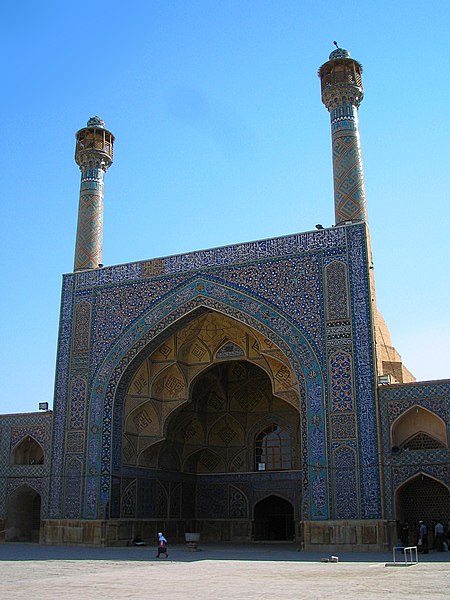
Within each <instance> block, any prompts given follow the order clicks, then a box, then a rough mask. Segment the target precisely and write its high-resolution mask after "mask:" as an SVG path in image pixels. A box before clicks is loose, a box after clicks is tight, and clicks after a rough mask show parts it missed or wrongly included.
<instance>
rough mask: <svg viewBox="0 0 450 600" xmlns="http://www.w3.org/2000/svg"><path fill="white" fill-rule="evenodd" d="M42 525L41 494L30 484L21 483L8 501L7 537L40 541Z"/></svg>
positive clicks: (13, 540)
mask: <svg viewBox="0 0 450 600" xmlns="http://www.w3.org/2000/svg"><path fill="white" fill-rule="evenodd" d="M40 525H41V496H40V494H39V493H38V492H37V491H36V490H34V489H33V488H32V487H30V486H29V485H21V486H20V487H19V488H17V489H16V490H14V492H12V493H11V494H10V495H9V496H8V498H7V501H6V524H5V539H6V541H10V542H38V541H39V531H40Z"/></svg>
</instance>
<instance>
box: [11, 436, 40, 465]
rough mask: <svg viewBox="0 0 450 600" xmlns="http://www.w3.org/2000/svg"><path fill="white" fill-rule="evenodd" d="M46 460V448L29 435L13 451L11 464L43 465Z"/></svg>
mask: <svg viewBox="0 0 450 600" xmlns="http://www.w3.org/2000/svg"><path fill="white" fill-rule="evenodd" d="M44 458H45V453H44V448H43V447H42V446H41V444H40V443H39V442H38V441H37V440H36V439H35V438H34V437H33V436H32V435H31V434H28V435H26V436H25V437H24V438H23V439H22V440H21V441H20V442H18V443H17V444H16V445H15V446H14V448H13V449H12V451H11V459H10V462H11V464H12V465H43V464H44Z"/></svg>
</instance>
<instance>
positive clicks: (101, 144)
mask: <svg viewBox="0 0 450 600" xmlns="http://www.w3.org/2000/svg"><path fill="white" fill-rule="evenodd" d="M76 140H77V145H76V148H75V162H76V163H77V165H78V166H79V167H80V171H81V184H80V204H79V207H78V226H77V241H76V247H75V265H74V270H75V271H84V270H85V269H96V268H98V267H99V266H100V265H101V263H102V237H103V177H104V175H105V173H106V171H107V170H108V168H109V167H110V166H111V164H112V161H113V145H114V136H113V134H112V133H111V132H110V131H108V130H107V129H105V123H104V122H103V121H102V119H100V118H99V117H91V118H90V119H89V121H88V122H87V127H84V128H83V129H80V131H78V132H77V134H76Z"/></svg>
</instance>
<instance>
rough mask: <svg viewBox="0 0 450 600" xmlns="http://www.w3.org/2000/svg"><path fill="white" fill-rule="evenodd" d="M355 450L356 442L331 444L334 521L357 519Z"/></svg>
mask: <svg viewBox="0 0 450 600" xmlns="http://www.w3.org/2000/svg"><path fill="white" fill-rule="evenodd" d="M356 449H357V446H356V442H347V443H345V444H338V443H333V459H334V461H333V462H334V501H335V506H336V512H335V517H336V519H357V518H358V516H359V514H358V501H359V495H358V491H357V490H358V481H357V477H358V470H357V458H356Z"/></svg>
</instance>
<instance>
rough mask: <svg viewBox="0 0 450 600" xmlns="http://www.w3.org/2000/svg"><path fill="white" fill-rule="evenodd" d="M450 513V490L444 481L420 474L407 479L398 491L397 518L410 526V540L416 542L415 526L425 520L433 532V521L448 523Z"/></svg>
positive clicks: (429, 529)
mask: <svg viewBox="0 0 450 600" xmlns="http://www.w3.org/2000/svg"><path fill="white" fill-rule="evenodd" d="M449 515H450V491H449V489H448V488H447V486H445V485H444V484H443V483H440V482H439V481H437V480H436V479H433V478H432V477H428V476H427V475H425V474H423V473H422V474H420V475H417V476H416V477H414V478H413V479H410V480H409V481H407V482H406V483H405V484H404V485H402V486H401V487H400V488H399V490H398V491H397V496H396V518H397V520H398V521H400V522H401V523H407V524H408V526H409V535H410V539H409V541H410V542H411V543H415V542H416V541H417V540H415V539H413V538H414V536H415V533H414V531H415V527H416V526H417V523H418V522H419V521H424V523H426V524H427V526H428V531H429V532H430V533H431V534H432V523H433V521H434V520H441V521H442V523H444V524H445V523H447V521H448V518H449Z"/></svg>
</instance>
